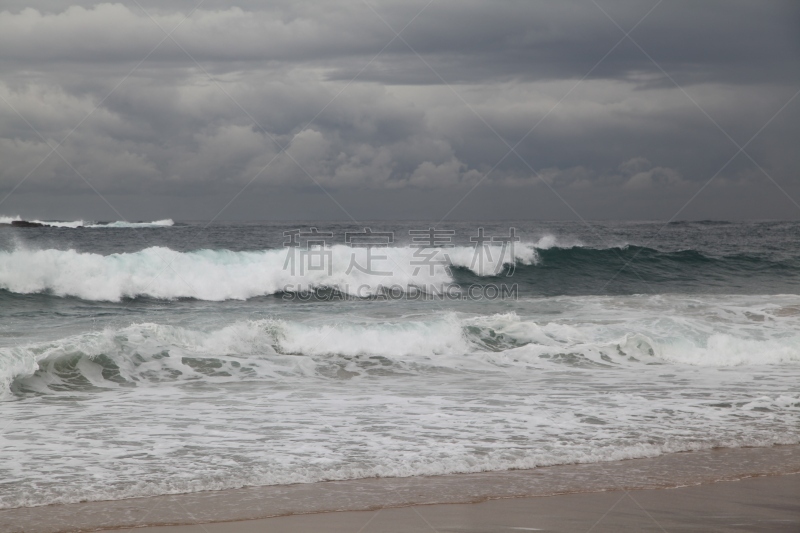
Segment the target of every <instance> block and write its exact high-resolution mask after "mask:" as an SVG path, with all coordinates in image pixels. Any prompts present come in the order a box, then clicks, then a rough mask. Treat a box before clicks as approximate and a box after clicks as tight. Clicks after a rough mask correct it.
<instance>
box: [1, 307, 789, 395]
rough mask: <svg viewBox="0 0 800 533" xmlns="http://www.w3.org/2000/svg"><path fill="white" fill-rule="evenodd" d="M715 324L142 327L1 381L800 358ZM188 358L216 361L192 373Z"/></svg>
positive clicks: (33, 351)
mask: <svg viewBox="0 0 800 533" xmlns="http://www.w3.org/2000/svg"><path fill="white" fill-rule="evenodd" d="M706 326H708V324H702V323H700V322H695V323H688V324H687V323H685V322H684V323H679V322H677V321H670V320H662V322H661V323H660V324H659V326H658V327H652V326H649V327H648V326H647V325H646V321H645V322H640V323H632V324H626V325H625V326H624V327H608V326H606V327H598V324H596V323H590V324H575V325H565V324H561V323H557V322H547V323H537V322H535V321H533V320H530V319H528V320H525V319H522V318H520V317H518V316H517V315H516V314H514V313H507V314H496V315H490V316H478V317H469V316H459V315H457V314H455V313H444V314H441V315H438V316H431V317H426V318H425V319H421V320H413V319H408V320H395V321H366V320H364V319H357V318H350V319H344V320H326V321H323V322H320V321H318V320H317V321H312V322H308V321H288V320H280V319H262V320H246V321H240V322H236V323H234V324H231V325H229V326H226V327H223V328H221V329H216V330H211V331H204V330H199V329H190V328H185V327H178V326H170V325H158V324H152V323H143V324H133V325H130V326H127V327H124V328H120V329H114V328H107V329H105V330H102V331H94V332H89V333H83V334H80V335H76V336H72V337H67V338H64V339H60V340H54V341H49V342H44V343H34V344H30V345H25V346H16V347H9V348H0V383H4V384H5V388H6V391H8V386H9V384H10V383H11V382H12V381H13V380H14V379H18V378H21V377H24V376H32V375H33V374H34V373H35V372H37V371H38V372H39V373H40V374H41V373H42V372H43V373H44V374H47V375H48V378H47V379H49V380H50V381H49V383H50V384H52V383H54V382H58V383H61V381H60V380H61V379H62V378H61V377H60V374H59V372H60V371H59V368H60V367H59V365H61V364H63V363H64V361H66V360H68V359H70V358H78V359H83V360H85V361H84V363H82V364H83V365H84V366H83V367H80V366H79V367H78V368H77V371H78V372H79V373H82V374H83V375H84V377H85V378H86V379H87V380H88V381H90V382H92V383H93V384H94V385H96V386H110V387H116V386H118V383H119V381H113V380H112V381H109V380H107V379H104V378H102V372H94V371H93V368H94V367H93V366H92V363H91V361H95V360H96V359H97V358H98V357H105V358H107V359H106V360H107V361H111V363H112V366H113V372H114V374H115V375H116V376H117V377H118V378H119V379H121V380H122V381H124V382H127V383H137V382H138V383H146V382H148V381H155V382H163V381H173V380H186V379H190V380H194V379H211V380H218V379H223V380H239V379H252V378H274V377H275V376H276V375H278V374H279V373H280V372H283V373H284V374H286V373H288V374H296V375H298V376H326V375H328V374H329V372H330V368H331V365H341V367H342V368H345V369H346V371H347V372H349V373H350V375H351V376H359V375H363V376H366V375H369V374H370V372H371V371H372V370H374V369H373V368H372V366H371V365H372V364H373V363H372V361H373V360H374V358H381V359H383V360H384V366H383V367H382V368H383V370H385V371H397V372H413V373H419V372H422V373H426V372H429V371H431V370H433V369H447V370H449V371H454V372H462V371H463V372H473V371H478V372H483V371H494V372H498V371H503V369H506V368H511V367H520V368H524V369H531V368H540V369H547V368H554V367H566V368H588V369H602V368H628V367H641V366H642V365H646V364H649V363H659V364H672V365H677V366H687V365H688V366H700V367H703V366H705V367H734V366H752V365H776V364H797V363H800V334H799V333H797V332H796V331H792V329H793V328H794V326H795V325H794V324H793V323H787V324H785V325H784V326H783V327H781V328H778V329H774V330H772V331H770V330H768V329H760V330H758V331H756V332H751V333H749V334H747V333H743V332H741V331H740V332H738V333H734V332H733V331H730V330H723V331H718V332H712V333H710V334H708V335H706V336H705V337H697V336H696V331H697V330H698V329H701V328H705V327H706ZM730 329H735V328H730ZM676 338H680V339H681V340H680V341H676V340H675V339H676ZM692 338H693V340H688V339H692ZM288 356H303V357H288ZM187 358H189V359H193V360H197V361H201V362H202V361H206V362H208V361H213V364H212V365H211V366H208V367H204V366H203V365H202V364H198V365H194V366H193V365H191V364H189V363H187ZM70 372H72V374H70V375H72V377H74V371H70ZM67 374H69V373H67ZM221 376H224V377H221ZM42 379H43V378H42ZM46 381H47V380H45V381H41V380H39V381H37V380H35V379H34V380H28V381H26V386H27V387H29V388H33V389H36V390H40V392H43V391H45V390H47V388H48V387H47V386H46V385H45V382H46Z"/></svg>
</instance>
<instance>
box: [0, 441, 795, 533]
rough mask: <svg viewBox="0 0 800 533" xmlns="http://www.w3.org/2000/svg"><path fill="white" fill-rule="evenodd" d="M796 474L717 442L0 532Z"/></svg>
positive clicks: (234, 498)
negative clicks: (640, 455)
mask: <svg viewBox="0 0 800 533" xmlns="http://www.w3.org/2000/svg"><path fill="white" fill-rule="evenodd" d="M797 473H800V446H799V445H784V446H773V447H770V448H725V449H713V450H704V451H694V452H680V453H673V454H667V455H662V456H658V457H654V458H646V459H627V460H623V461H613V462H607V463H585V464H572V465H560V466H549V467H541V468H536V469H531V470H511V471H504V472H483V473H478V474H451V475H446V476H432V477H408V478H370V479H357V480H348V481H327V482H320V483H309V484H296V485H272V486H264V487H247V488H241V489H229V490H223V491H209V492H196V493H188V494H176V495H162V496H153V497H149V498H133V499H126V500H112V501H97V502H86V503H75V504H54V505H47V506H40V507H22V508H14V509H5V510H0V530H3V531H8V532H10V533H17V532H23V531H24V533H71V532H77V531H100V530H122V529H126V528H143V527H151V528H152V527H155V528H159V527H164V526H186V527H192V526H193V525H197V524H217V523H229V524H230V523H237V524H241V523H245V522H248V523H252V522H254V521H259V520H264V519H267V520H274V519H276V518H279V517H284V518H292V517H300V516H322V515H328V514H330V513H337V515H338V514H341V513H348V512H349V513H354V512H355V513H358V512H364V511H373V512H374V511H375V510H376V509H377V510H379V509H403V508H410V509H413V508H416V507H418V506H436V505H454V504H466V505H472V504H480V503H488V502H493V501H504V500H519V499H526V498H527V499H530V498H541V497H556V498H561V497H563V496H579V495H583V496H587V495H592V494H610V493H615V492H619V491H626V492H625V493H626V494H627V491H630V490H637V491H640V490H647V489H681V490H682V489H690V488H697V487H709V486H713V485H714V484H717V483H718V482H724V481H737V480H745V479H749V478H755V479H771V478H775V479H777V478H779V477H786V476H785V475H788V474H797ZM790 477H793V480H794V481H793V482H794V483H798V482H800V476H790ZM775 483H778V482H775ZM775 483H772V485H775ZM781 483H783V482H781ZM790 483H791V482H790ZM651 492H652V491H651ZM659 492H662V493H663V491H659ZM148 531H149V530H148ZM153 533H155V530H154V531H153Z"/></svg>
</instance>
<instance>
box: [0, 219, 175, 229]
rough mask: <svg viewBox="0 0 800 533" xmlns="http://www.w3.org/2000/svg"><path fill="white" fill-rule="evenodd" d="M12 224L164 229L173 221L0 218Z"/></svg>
mask: <svg viewBox="0 0 800 533" xmlns="http://www.w3.org/2000/svg"><path fill="white" fill-rule="evenodd" d="M14 222H31V223H33V224H41V225H42V226H46V227H50V228H93V229H97V228H108V229H114V228H166V227H170V226H174V225H175V221H174V220H172V219H171V218H167V219H164V220H154V221H152V222H126V221H121V220H118V221H116V222H93V221H88V220H71V221H58V220H55V221H54V220H38V219H35V220H23V219H21V218H20V217H19V216H15V217H8V216H0V224H12V223H14Z"/></svg>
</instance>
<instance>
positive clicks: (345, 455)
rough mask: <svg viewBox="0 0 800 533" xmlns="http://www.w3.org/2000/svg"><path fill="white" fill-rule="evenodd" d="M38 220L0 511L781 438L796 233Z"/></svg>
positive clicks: (3, 386)
mask: <svg viewBox="0 0 800 533" xmlns="http://www.w3.org/2000/svg"><path fill="white" fill-rule="evenodd" d="M5 219H8V220H5ZM11 220H13V218H12V217H3V218H0V223H1V222H4V221H5V222H6V223H8V222H10V221H11ZM45 223H47V224H51V226H54V227H42V228H13V227H9V226H5V227H0V458H1V459H0V480H2V482H1V483H0V507H1V508H12V507H21V506H35V505H44V504H51V503H68V502H77V501H85V500H109V499H123V498H130V497H138V496H149V495H159V494H175V493H186V492H198V491H206V490H215V489H225V488H238V487H244V486H262V485H280V484H291V483H312V482H317V481H323V480H346V479H360V478H371V477H408V476H419V475H432V474H453V473H474V472H482V471H504V470H509V469H519V468H535V467H538V466H545V465H559V464H573V463H596V462H605V461H613V460H618V459H626V458H638V457H654V456H659V455H663V454H672V453H675V452H681V451H687V450H701V449H710V448H715V447H731V448H737V447H745V446H748V447H752V446H755V447H759V446H773V445H775V444H797V443H798V442H800V295H799V294H800V292H799V291H800V247H799V246H798V231H800V223H791V222H752V223H722V222H710V221H706V222H686V223H673V224H668V225H665V224H663V223H658V222H652V223H622V222H603V223H595V222H592V223H587V224H584V223H553V222H551V223H546V222H530V221H508V222H492V223H484V224H478V223H465V222H460V223H447V222H445V223H439V224H436V223H432V222H404V223H397V222H392V223H388V222H371V223H361V224H355V223H352V224H345V223H341V222H329V223H325V222H297V223H280V224H279V223H266V222H264V223H259V222H252V223H223V224H220V223H215V224H213V225H210V226H208V225H207V223H205V222H177V223H174V222H172V221H157V222H150V223H126V222H115V223H98V222H91V221H60V222H58V223H57V224H55V223H50V222H45ZM312 227H314V228H317V231H318V232H320V233H330V236H329V237H326V238H325V239H324V240H325V242H324V243H322V244H320V245H318V246H317V248H313V250H315V251H316V252H319V254H318V256H317V259H320V258H321V260H323V263H317V264H311V263H309V264H306V265H305V268H304V269H302V272H301V270H299V269H300V267H301V266H302V265H301V266H298V265H297V264H294V263H293V262H292V261H293V259H298V258H299V259H300V260H305V259H307V258H306V257H305V256H303V255H302V253H301V254H300V255H299V256H297V257H294V256H293V255H292V254H294V253H296V252H302V251H304V250H303V249H302V248H294V247H292V246H286V244H292V242H293V241H292V235H293V232H298V231H300V232H305V233H309V232H310V231H311V230H310V229H311V228H312ZM365 227H369V228H370V229H371V231H372V232H383V233H385V234H391V235H392V238H391V239H390V240H391V242H388V243H387V246H381V247H376V248H368V247H365V246H360V247H359V246H355V245H354V244H353V241H352V240H348V237H347V236H346V235H347V234H348V233H350V234H351V236H352V235H353V234H356V233H363V232H364V231H365ZM430 228H436V230H437V235H439V237H437V238H440V242H436V243H434V244H435V250H436V254H437V255H436V257H437V260H436V261H435V262H434V263H431V262H424V261H423V259H422V258H424V257H426V254H427V255H428V256H430V255H431V253H430V249H428V248H425V247H421V246H420V244H419V239H417V238H416V237H415V235H421V233H413V232H424V231H428V230H429V229H430ZM479 228H483V229H482V230H480V233H479ZM512 228H513V229H512ZM410 232H412V233H410ZM481 235H483V236H485V237H488V238H489V240H487V241H481V240H480V238H479V237H480V236H481ZM509 236H513V237H518V238H519V241H515V240H513V239H510V240H509ZM491 237H495V240H491ZM503 239H506V240H503ZM421 250H422V251H421ZM369 254H372V255H369ZM353 263H355V264H356V265H358V266H361V267H362V268H358V267H357V266H356V265H354V264H353ZM367 263H370V268H369V269H364V268H363V266H364V265H365V264H367Z"/></svg>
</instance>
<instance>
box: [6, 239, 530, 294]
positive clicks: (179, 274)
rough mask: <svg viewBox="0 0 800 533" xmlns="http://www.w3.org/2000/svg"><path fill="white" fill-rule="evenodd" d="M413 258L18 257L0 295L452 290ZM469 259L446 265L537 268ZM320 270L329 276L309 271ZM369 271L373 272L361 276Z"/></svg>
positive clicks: (488, 270) (480, 269)
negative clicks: (432, 287)
mask: <svg viewBox="0 0 800 533" xmlns="http://www.w3.org/2000/svg"><path fill="white" fill-rule="evenodd" d="M418 251H419V250H418V249H416V248H408V247H406V248H385V249H381V250H380V251H374V252H371V253H372V254H373V256H372V257H373V259H372V260H370V259H368V257H367V254H368V253H370V252H368V250H366V249H363V248H350V247H347V246H341V245H339V246H333V247H332V248H331V249H329V250H328V252H329V253H330V256H329V257H328V258H327V259H325V260H324V261H325V263H321V262H316V261H317V260H316V259H313V258H311V257H305V256H302V255H301V253H300V252H297V253H296V254H293V253H292V252H291V251H290V250H288V249H285V248H284V249H279V250H262V251H252V252H233V251H229V250H198V251H194V252H177V251H174V250H171V249H169V248H165V247H151V248H147V249H144V250H141V251H139V252H134V253H119V254H111V255H100V254H94V253H82V252H77V251H75V250H56V249H47V250H25V249H17V250H13V251H0V288H2V289H6V290H8V291H10V292H14V293H20V294H31V293H41V292H49V293H52V294H54V295H56V296H75V297H78V298H82V299H85V300H104V301H119V300H120V299H122V298H135V297H139V296H148V297H152V298H162V299H174V298H195V299H198V300H212V301H221V300H229V299H241V300H243V299H247V298H253V297H256V296H264V295H270V294H276V293H279V292H283V291H285V290H287V287H288V288H289V289H288V290H292V291H301V290H308V289H313V288H316V287H331V288H337V289H339V290H341V291H343V292H346V293H348V294H354V295H359V296H361V295H370V294H375V293H376V292H377V291H378V290H379V289H380V288H381V287H389V286H390V287H398V286H399V287H401V288H407V287H412V286H417V287H422V286H436V287H442V286H445V285H447V284H450V283H452V282H453V277H452V276H451V274H450V273H449V272H448V271H447V269H446V268H444V266H445V265H444V264H442V263H438V262H437V263H426V262H425V261H426V260H425V259H424V257H421V256H417V255H415V254H416V252H418ZM473 252H474V250H473V249H472V248H469V247H456V248H449V249H447V250H446V253H447V257H448V259H447V260H446V261H447V263H448V264H449V265H452V266H458V267H463V268H467V269H470V271H471V272H473V273H475V274H477V275H492V274H493V273H494V272H495V271H496V270H497V269H498V267H502V265H503V264H504V263H510V262H520V263H522V264H532V263H533V262H535V261H536V250H535V248H534V247H533V245H526V246H517V247H516V248H515V257H514V258H513V259H511V258H510V257H509V256H510V254H507V255H506V257H505V258H502V257H501V249H500V248H499V247H498V248H497V249H496V250H495V255H494V256H493V259H494V263H489V262H485V263H483V264H480V265H479V264H477V263H476V262H474V261H473V255H474V254H473ZM426 253H427V252H426ZM378 256H380V257H382V259H377V257H378ZM441 260H444V259H441ZM354 261H355V263H354ZM370 261H371V263H370ZM436 261H440V259H436ZM323 264H324V265H325V266H330V269H327V268H325V269H323V268H316V267H315V266H314V265H323ZM368 265H370V268H371V272H365V271H364V270H366V269H367V268H368ZM358 266H360V267H361V270H360V269H359V268H358ZM378 272H381V273H384V272H385V273H388V274H387V275H378V274H377V273H378Z"/></svg>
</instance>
